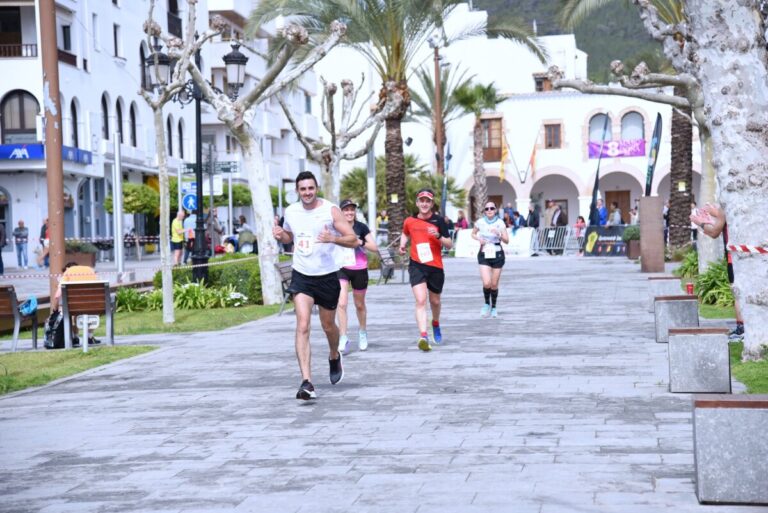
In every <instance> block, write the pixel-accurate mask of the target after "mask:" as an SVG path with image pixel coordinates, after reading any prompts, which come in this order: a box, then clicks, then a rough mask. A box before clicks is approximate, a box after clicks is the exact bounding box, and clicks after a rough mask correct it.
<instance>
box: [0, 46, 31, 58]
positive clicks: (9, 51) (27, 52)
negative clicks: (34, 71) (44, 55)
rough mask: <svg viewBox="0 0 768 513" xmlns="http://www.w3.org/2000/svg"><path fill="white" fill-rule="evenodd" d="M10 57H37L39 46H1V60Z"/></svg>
mask: <svg viewBox="0 0 768 513" xmlns="http://www.w3.org/2000/svg"><path fill="white" fill-rule="evenodd" d="M9 57H37V45H36V44H34V43H32V44H24V45H0V59H2V58H9Z"/></svg>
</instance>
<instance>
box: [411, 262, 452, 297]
mask: <svg viewBox="0 0 768 513" xmlns="http://www.w3.org/2000/svg"><path fill="white" fill-rule="evenodd" d="M408 276H409V277H410V280H411V287H415V286H416V285H419V284H420V283H426V284H427V289H429V291H430V292H434V293H435V294H441V293H442V292H443V283H445V272H443V270H442V269H440V268H439V267H433V266H431V265H426V264H420V263H418V262H414V261H413V260H411V261H410V263H409V264H408Z"/></svg>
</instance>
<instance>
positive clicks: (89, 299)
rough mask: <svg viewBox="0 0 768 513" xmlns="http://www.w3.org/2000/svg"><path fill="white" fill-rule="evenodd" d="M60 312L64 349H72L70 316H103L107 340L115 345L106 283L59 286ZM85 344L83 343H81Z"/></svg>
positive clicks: (77, 283) (92, 282)
mask: <svg viewBox="0 0 768 513" xmlns="http://www.w3.org/2000/svg"><path fill="white" fill-rule="evenodd" d="M61 310H62V314H63V316H64V347H65V348H67V349H70V348H71V347H72V326H71V322H72V316H77V315H104V316H105V317H106V318H107V340H108V341H109V344H110V345H115V331H114V329H115V325H114V319H113V314H114V310H115V305H114V303H113V301H112V296H111V294H110V288H109V282H108V281H79V282H64V283H62V284H61ZM83 343H84V344H85V341H83Z"/></svg>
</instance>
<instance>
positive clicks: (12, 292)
mask: <svg viewBox="0 0 768 513" xmlns="http://www.w3.org/2000/svg"><path fill="white" fill-rule="evenodd" d="M0 317H5V318H11V319H13V343H12V346H11V351H14V352H15V351H16V346H17V345H18V343H19V331H20V330H21V323H22V322H24V321H25V320H30V321H31V323H32V347H34V348H35V349H37V312H35V313H34V314H33V315H30V316H28V317H27V316H23V315H21V313H20V312H19V301H18V299H17V298H16V289H15V288H14V287H13V285H0Z"/></svg>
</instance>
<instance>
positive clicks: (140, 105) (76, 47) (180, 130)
mask: <svg viewBox="0 0 768 513" xmlns="http://www.w3.org/2000/svg"><path fill="white" fill-rule="evenodd" d="M252 5H253V2H252V1H250V0H207V1H199V2H198V3H197V14H198V16H197V21H196V25H197V27H196V28H197V30H198V31H199V32H203V31H204V30H206V29H207V27H208V23H209V16H211V15H213V14H219V15H221V16H223V17H224V18H225V19H227V20H228V22H229V23H230V31H227V32H225V33H224V34H222V36H221V37H219V38H217V39H216V40H215V41H214V42H213V43H212V44H208V45H206V46H205V47H204V48H203V51H202V52H201V53H202V71H203V73H204V75H205V76H209V77H210V80H211V81H212V83H213V84H214V85H216V86H217V87H219V88H220V89H222V90H226V88H227V86H226V83H224V80H225V78H224V62H223V61H222V59H221V58H222V56H223V55H224V54H226V53H227V52H229V51H230V50H231V48H230V44H229V43H230V40H231V39H241V38H242V37H243V28H244V25H245V19H246V17H247V15H248V13H249V12H250V10H251V8H252ZM148 8H149V1H148V0H112V1H107V0H57V1H56V24H57V41H58V48H59V53H58V58H59V82H60V98H61V109H62V131H63V134H62V135H63V144H64V147H63V149H62V151H63V156H64V166H63V167H64V187H65V193H64V195H65V212H64V218H65V223H64V224H65V236H66V237H68V238H81V239H95V238H102V237H112V236H113V235H114V234H113V233H112V230H113V228H112V226H113V223H112V217H111V215H110V214H109V213H108V212H106V211H105V209H104V206H103V203H104V199H105V197H106V196H107V195H109V194H111V192H112V176H113V170H114V161H115V158H114V147H115V140H116V139H118V140H119V141H120V153H121V156H122V176H123V180H124V181H128V182H133V183H145V184H147V185H149V186H151V187H154V188H156V189H157V188H158V184H157V156H156V149H155V134H154V125H153V118H152V111H151V109H150V108H149V107H148V105H147V104H146V102H145V101H144V99H143V98H142V97H141V96H140V94H139V91H140V90H141V89H142V88H146V87H147V80H146V75H145V72H144V67H143V65H144V60H145V59H146V57H148V56H149V55H150V53H151V51H152V49H151V48H149V46H148V45H147V40H146V39H147V38H146V35H145V34H144V33H143V31H142V24H143V23H144V21H145V19H146V16H147V13H148ZM187 14H188V11H187V4H186V0H158V2H157V5H156V7H155V11H154V17H155V20H156V21H158V22H159V23H160V25H161V27H162V28H163V30H164V31H166V32H167V33H169V34H173V35H176V36H180V37H181V36H183V35H184V34H185V32H186V27H185V24H186V22H187ZM0 18H1V21H2V26H3V34H2V36H3V37H2V41H0V77H3V78H1V79H0V223H3V224H4V225H5V227H6V231H7V232H8V233H10V232H11V231H12V230H13V228H14V227H15V226H16V225H17V223H18V221H19V220H23V221H24V222H25V224H26V226H27V227H29V229H30V237H31V239H32V240H30V252H31V251H32V248H33V247H34V246H35V245H37V244H38V241H37V236H38V231H39V229H40V227H41V226H42V223H43V221H44V219H45V218H46V217H47V185H46V168H45V160H44V152H43V134H44V129H43V126H42V119H43V118H42V111H41V106H42V102H43V82H42V59H41V56H40V41H41V34H40V22H39V12H38V7H37V2H35V1H34V0H13V1H10V0H0ZM274 35H275V30H274V28H272V29H270V28H269V27H266V28H265V29H264V30H263V31H262V32H261V33H260V34H259V35H258V37H257V38H256V39H254V40H252V41H246V44H247V45H253V46H255V47H257V48H261V49H262V50H263V49H265V48H266V45H267V39H268V38H270V37H273V36H274ZM244 53H246V55H248V56H249V57H250V60H249V62H248V64H247V68H246V73H247V78H246V85H245V87H246V88H248V87H249V86H251V85H252V84H253V83H254V81H255V80H258V79H260V78H261V77H262V76H263V74H264V70H265V69H266V64H265V62H264V60H263V59H262V58H260V57H258V56H256V55H254V54H249V53H248V52H247V51H244ZM315 91H316V80H315V77H314V75H313V74H312V73H308V74H306V75H305V76H304V77H302V80H301V81H300V82H299V84H298V87H297V88H295V89H294V90H292V91H291V93H290V94H289V95H288V99H289V103H290V104H291V105H292V106H293V107H294V108H295V109H296V114H295V115H296V118H297V119H299V120H301V123H302V124H303V125H304V127H305V129H306V130H307V132H308V133H309V134H310V135H312V134H313V133H315V134H316V132H317V119H316V118H315V117H314V116H313V115H312V113H311V112H312V109H311V102H310V101H309V97H310V96H311V95H313V94H315ZM257 111H258V114H257V116H258V119H259V120H260V123H259V126H260V127H261V128H262V130H261V134H260V135H261V136H262V149H263V150H264V155H265V160H266V162H267V165H268V167H269V170H270V178H271V180H270V182H271V184H272V185H277V184H278V183H280V182H281V181H282V180H283V179H292V178H293V177H295V175H296V173H298V171H299V170H302V169H304V168H305V167H307V164H306V163H305V161H304V159H303V156H304V150H303V148H302V147H301V146H300V145H298V144H296V142H295V137H294V136H293V134H292V133H291V132H290V127H289V126H288V124H287V121H286V120H285V119H284V115H283V113H282V110H281V109H280V106H279V105H278V104H277V102H276V101H266V102H264V103H263V104H262V105H260V106H259V107H257ZM164 117H165V123H164V128H165V138H166V145H167V154H168V165H169V171H170V172H171V173H172V174H173V173H174V172H175V171H176V170H182V171H184V170H186V168H187V164H188V163H191V162H194V160H195V145H196V141H195V117H194V108H193V106H187V107H186V108H183V107H182V106H181V105H180V104H178V103H173V102H171V103H168V104H167V105H166V106H165V107H164ZM201 140H202V141H203V142H208V143H212V144H213V145H214V147H215V150H214V151H215V153H216V159H217V160H219V161H239V151H238V148H237V147H236V143H234V142H233V140H232V139H230V138H229V137H228V136H227V130H226V128H225V127H224V125H223V124H221V123H219V122H218V120H217V119H216V118H215V116H213V114H212V113H211V112H210V109H209V108H207V106H206V105H205V104H203V116H202V137H201ZM244 176H245V173H244V172H243V171H242V169H240V170H239V171H238V172H236V173H235V174H234V175H233V179H234V181H235V182H238V181H240V182H244V181H245V179H244ZM240 213H242V214H245V215H246V217H250V209H240V210H238V211H236V214H240ZM221 214H222V215H220V216H219V218H220V219H222V220H226V209H223V211H222V212H221ZM249 221H251V220H250V219H249ZM134 226H135V228H136V229H137V231H139V232H140V233H145V234H156V233H157V229H158V220H157V219H156V218H153V217H152V216H143V215H142V216H126V219H125V222H124V227H125V229H126V231H128V230H129V229H130V228H132V227H134ZM5 250H6V251H7V252H9V253H10V252H12V251H13V244H9V245H8V246H6V248H5ZM30 256H31V255H30ZM5 261H6V264H10V265H12V264H13V263H14V262H15V258H8V257H7V256H6V258H5Z"/></svg>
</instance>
